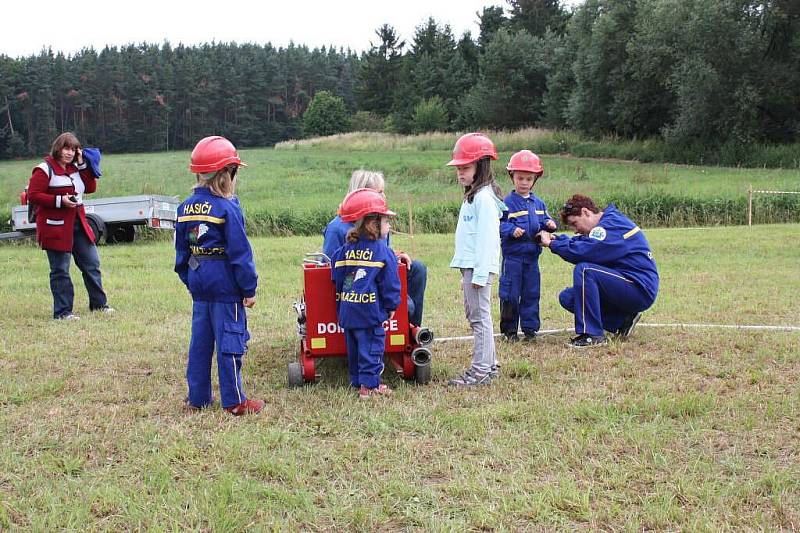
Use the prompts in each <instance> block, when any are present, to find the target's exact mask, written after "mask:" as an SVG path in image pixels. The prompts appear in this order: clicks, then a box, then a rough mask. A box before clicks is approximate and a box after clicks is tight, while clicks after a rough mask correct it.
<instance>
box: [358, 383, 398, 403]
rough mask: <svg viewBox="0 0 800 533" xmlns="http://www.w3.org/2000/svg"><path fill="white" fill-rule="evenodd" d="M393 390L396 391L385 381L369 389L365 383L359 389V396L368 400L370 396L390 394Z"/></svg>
mask: <svg viewBox="0 0 800 533" xmlns="http://www.w3.org/2000/svg"><path fill="white" fill-rule="evenodd" d="M393 392H394V391H393V390H392V388H391V387H389V385H387V384H385V383H381V384H380V385H378V386H377V387H375V388H374V389H368V388H367V387H365V386H364V385H361V387H360V388H359V389H358V397H359V398H360V399H362V400H366V399H367V398H370V397H372V396H389V395H391V394H392V393H393Z"/></svg>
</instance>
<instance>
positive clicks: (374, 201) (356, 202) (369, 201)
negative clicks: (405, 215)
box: [339, 189, 397, 222]
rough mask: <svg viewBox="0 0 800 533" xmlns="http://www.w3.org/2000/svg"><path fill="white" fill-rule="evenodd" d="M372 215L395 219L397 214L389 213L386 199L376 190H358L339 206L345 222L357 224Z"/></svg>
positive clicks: (345, 198)
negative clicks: (360, 219)
mask: <svg viewBox="0 0 800 533" xmlns="http://www.w3.org/2000/svg"><path fill="white" fill-rule="evenodd" d="M372 214H375V215H387V216H390V217H393V216H395V215H396V214H397V213H395V212H394V211H389V207H388V206H387V205H386V198H384V197H383V195H382V194H381V193H379V192H378V191H376V190H375V189H356V190H354V191H353V192H351V193H350V194H348V195H347V196H345V197H344V200H343V201H342V205H340V206H339V216H340V217H342V220H343V221H345V222H355V221H356V220H358V219H359V218H362V217H365V216H367V215H372Z"/></svg>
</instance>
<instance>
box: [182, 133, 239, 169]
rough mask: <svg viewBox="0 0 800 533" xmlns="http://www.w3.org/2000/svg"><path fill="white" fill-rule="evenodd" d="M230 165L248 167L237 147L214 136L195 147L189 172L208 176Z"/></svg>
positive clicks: (224, 139)
mask: <svg viewBox="0 0 800 533" xmlns="http://www.w3.org/2000/svg"><path fill="white" fill-rule="evenodd" d="M228 165H237V166H240V167H246V166H247V165H245V164H244V163H242V160H241V159H239V154H238V153H237V152H236V147H235V146H234V145H233V144H232V143H231V142H230V141H229V140H228V139H226V138H225V137H220V136H219V135H213V136H211V137H206V138H205V139H200V141H199V142H198V143H197V144H196V145H195V147H194V150H192V162H191V164H190V165H189V170H191V171H192V172H196V173H198V174H206V173H208V172H216V171H217V170H220V169H222V168H225V167H227V166H228Z"/></svg>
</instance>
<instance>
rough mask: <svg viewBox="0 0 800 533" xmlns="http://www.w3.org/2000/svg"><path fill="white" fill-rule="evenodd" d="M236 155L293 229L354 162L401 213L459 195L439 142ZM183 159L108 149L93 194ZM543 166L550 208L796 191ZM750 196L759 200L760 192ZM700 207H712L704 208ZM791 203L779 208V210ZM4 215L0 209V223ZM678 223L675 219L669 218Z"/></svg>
mask: <svg viewBox="0 0 800 533" xmlns="http://www.w3.org/2000/svg"><path fill="white" fill-rule="evenodd" d="M241 155H242V158H243V159H244V160H245V161H246V162H247V163H248V164H249V165H250V166H249V167H248V168H247V169H245V170H244V171H242V173H241V180H240V183H239V189H238V192H239V194H240V196H241V199H242V204H243V205H244V207H245V209H246V210H247V211H248V212H249V213H252V214H257V213H268V214H275V213H278V214H279V215H278V216H282V217H284V218H287V219H291V224H293V225H294V226H295V227H296V228H297V227H298V226H303V227H302V228H297V230H296V231H295V233H298V232H300V233H308V234H310V233H317V234H318V233H319V231H321V230H322V226H323V225H324V222H325V221H327V220H329V219H330V217H331V216H333V214H334V213H335V211H336V207H337V206H338V205H339V202H341V199H342V196H343V192H344V191H346V190H347V183H348V181H349V178H350V174H351V173H352V171H353V170H355V169H358V168H367V169H373V170H381V171H383V172H384V173H385V175H386V177H387V182H388V185H387V194H388V198H389V203H390V205H392V206H394V207H396V210H397V211H398V212H399V213H400V214H401V215H403V216H404V217H405V216H406V214H407V213H408V210H409V208H410V207H411V206H412V205H413V209H415V210H420V209H423V208H424V207H425V206H426V205H431V204H435V205H441V204H448V205H451V206H455V209H457V206H458V204H459V203H460V201H461V200H460V199H461V191H460V189H459V187H458V186H457V185H456V183H455V177H454V176H455V174H454V171H453V170H452V169H450V168H447V167H445V166H444V165H445V163H447V161H448V160H449V159H450V152H449V150H429V151H403V150H399V151H398V150H392V149H391V147H387V148H386V150H385V151H345V150H335V149H323V150H274V149H254V150H242V151H241ZM510 156H511V152H501V153H500V159H499V161H498V163H497V164H496V165H495V171H496V172H497V173H498V176H499V183H500V185H501V186H502V188H503V191H504V192H506V193H507V192H508V191H510V189H511V182H510V180H509V179H508V178H507V176H506V174H505V171H504V170H503V169H504V168H505V164H506V163H507V162H508V159H509V157H510ZM188 161H189V152H166V153H157V154H124V155H114V154H112V155H108V156H106V157H104V159H103V172H104V176H103V178H102V180H101V182H100V184H99V188H98V193H97V195H96V196H98V197H102V196H123V195H129V194H145V193H147V194H167V195H177V196H180V197H181V198H185V197H186V196H187V194H188V191H189V189H190V188H191V186H192V184H193V176H192V175H191V174H190V173H189V171H188V169H187V166H188ZM38 162H39V161H38V160H28V161H12V162H9V161H5V162H1V163H0V210H2V212H4V213H10V211H11V207H12V205H16V204H17V203H18V199H19V193H20V191H21V189H22V187H24V186H25V185H26V184H27V181H28V178H29V177H30V173H31V169H32V168H33V167H34V165H36V164H37V163H38ZM544 164H545V168H546V171H547V172H546V175H545V177H544V178H543V179H542V180H541V181H540V182H539V183H538V184H537V186H536V192H537V194H538V195H539V196H541V197H542V198H544V199H545V200H546V201H547V202H548V203H549V205H550V206H551V207H552V208H557V207H558V206H559V205H561V204H562V203H563V202H564V200H566V199H567V198H568V197H569V196H571V195H572V194H573V193H575V192H582V193H584V194H589V195H593V196H595V197H596V198H597V199H598V201H601V200H603V199H607V198H614V197H618V196H621V195H624V196H632V195H633V196H648V195H671V196H677V197H690V198H702V199H721V200H723V201H724V200H731V199H739V200H742V201H744V198H745V197H746V194H747V187H748V185H749V184H752V185H753V186H754V187H756V188H769V189H783V190H786V189H788V190H800V175H799V174H798V172H797V170H778V169H737V168H726V167H693V166H683V165H664V164H643V163H636V162H630V161H614V160H595V159H576V158H573V157H564V156H544ZM792 199H794V198H792ZM757 200H758V201H762V199H761V198H759V199H757ZM708 208H713V206H709V207H706V208H704V209H708ZM736 209H739V210H740V211H741V210H742V208H740V207H736ZM796 211H797V210H796V209H794V208H790V209H789V213H795V212H796ZM312 213H313V216H312ZM764 213H765V210H764V209H758V206H757V209H756V213H755V214H756V220H757V221H758V220H759V218H758V217H760V216H763V215H764ZM740 215H741V214H740ZM448 216H449V215H448ZM303 218H306V219H313V220H314V221H315V222H314V226H315V227H314V228H305V227H304V222H303ZM449 218H452V216H449ZM6 219H7V217H6V216H5V215H4V216H3V217H2V221H3V222H5V220H6ZM788 220H793V219H791V218H788V219H787V218H786V217H785V215H782V216H779V217H778V221H788ZM774 221H775V220H770V222H774ZM640 222H641V220H640ZM678 225H683V224H681V223H680V222H679V223H678ZM316 226H319V228H316ZM256 229H258V228H256Z"/></svg>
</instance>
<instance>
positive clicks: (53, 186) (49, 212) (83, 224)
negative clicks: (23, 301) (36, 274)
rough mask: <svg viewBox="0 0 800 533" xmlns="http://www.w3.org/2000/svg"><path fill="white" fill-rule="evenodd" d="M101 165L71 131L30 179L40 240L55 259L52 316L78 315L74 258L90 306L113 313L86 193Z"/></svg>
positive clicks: (94, 184) (74, 317)
mask: <svg viewBox="0 0 800 533" xmlns="http://www.w3.org/2000/svg"><path fill="white" fill-rule="evenodd" d="M99 174H100V172H99V165H94V164H93V165H89V164H88V162H87V161H86V160H84V157H83V151H82V150H81V144H80V142H78V138H77V137H75V135H73V134H72V133H69V132H67V133H62V134H61V135H59V136H58V137H56V140H55V141H53V146H52V148H51V149H50V155H48V156H47V157H45V159H44V161H43V162H42V163H40V164H39V165H37V166H36V167H34V169H33V174H32V175H31V181H30V183H29V185H28V198H29V201H30V202H31V203H32V204H34V205H35V206H36V240H37V241H39V245H40V246H41V247H42V249H43V250H45V252H47V259H48V261H49V262H50V291H51V292H52V293H53V318H56V319H63V320H77V319H78V318H79V317H78V316H77V315H76V314H74V313H73V312H72V302H73V299H74V292H73V288H72V280H71V279H70V277H69V263H70V258H74V259H75V264H76V265H78V268H79V269H80V271H81V273H82V274H83V283H84V285H86V290H87V292H88V293H89V309H90V310H92V311H102V312H105V313H112V312H114V310H113V309H112V308H110V307H109V306H108V303H107V300H106V293H105V292H104V291H103V284H102V280H101V276H100V256H99V255H98V253H97V247H96V246H95V236H94V233H92V230H91V228H90V227H89V224H88V222H87V221H86V212H85V211H84V209H83V195H84V194H89V193H93V192H94V191H95V189H96V188H97V178H98V177H99Z"/></svg>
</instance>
